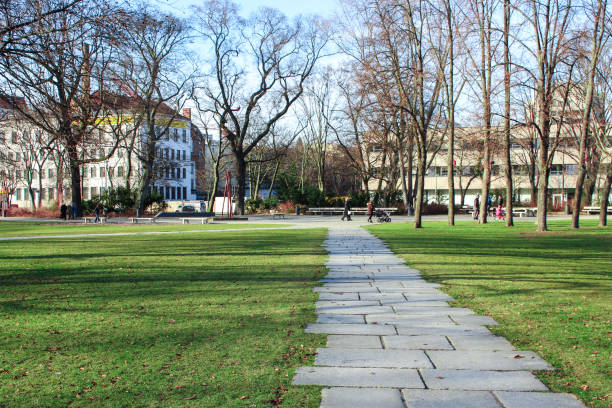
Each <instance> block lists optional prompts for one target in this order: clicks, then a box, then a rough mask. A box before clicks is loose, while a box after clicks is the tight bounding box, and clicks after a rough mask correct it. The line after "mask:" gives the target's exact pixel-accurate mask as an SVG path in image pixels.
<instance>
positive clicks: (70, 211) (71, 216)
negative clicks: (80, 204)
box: [68, 203, 77, 220]
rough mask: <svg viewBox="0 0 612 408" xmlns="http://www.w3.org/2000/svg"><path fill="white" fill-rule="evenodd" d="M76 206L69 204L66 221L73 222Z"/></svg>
mask: <svg viewBox="0 0 612 408" xmlns="http://www.w3.org/2000/svg"><path fill="white" fill-rule="evenodd" d="M76 213H77V211H76V204H75V203H70V207H69V208H68V219H69V220H74V219H76Z"/></svg>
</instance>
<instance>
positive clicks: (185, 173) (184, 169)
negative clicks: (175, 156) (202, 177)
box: [183, 167, 187, 179]
mask: <svg viewBox="0 0 612 408" xmlns="http://www.w3.org/2000/svg"><path fill="white" fill-rule="evenodd" d="M183 178H184V179H186V178H187V169H186V168H185V167H183Z"/></svg>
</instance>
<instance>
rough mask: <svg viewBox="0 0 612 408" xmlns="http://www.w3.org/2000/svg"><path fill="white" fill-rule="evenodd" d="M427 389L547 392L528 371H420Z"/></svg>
mask: <svg viewBox="0 0 612 408" xmlns="http://www.w3.org/2000/svg"><path fill="white" fill-rule="evenodd" d="M420 372H421V375H422V377H423V380H424V381H425V384H427V388H429V389H432V390H466V391H493V390H500V391H547V390H548V389H547V388H546V386H545V385H544V384H542V382H540V380H538V379H537V378H536V377H535V376H534V375H533V374H531V373H530V372H528V371H486V370H440V369H434V370H432V369H422V370H420Z"/></svg>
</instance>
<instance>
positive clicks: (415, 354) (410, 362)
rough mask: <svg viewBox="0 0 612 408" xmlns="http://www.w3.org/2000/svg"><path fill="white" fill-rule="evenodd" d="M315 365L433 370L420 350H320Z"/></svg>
mask: <svg viewBox="0 0 612 408" xmlns="http://www.w3.org/2000/svg"><path fill="white" fill-rule="evenodd" d="M315 364H316V365H320V366H332V367H387V368H433V366H432V365H431V362H430V361H429V359H428V358H427V356H426V355H425V352H423V351H422V350H382V349H381V350H377V349H341V348H320V349H318V350H317V356H316V357H315Z"/></svg>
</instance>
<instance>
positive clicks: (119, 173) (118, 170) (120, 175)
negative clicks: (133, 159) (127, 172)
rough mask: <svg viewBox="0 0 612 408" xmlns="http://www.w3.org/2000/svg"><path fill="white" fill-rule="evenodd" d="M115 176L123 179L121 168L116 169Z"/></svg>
mask: <svg viewBox="0 0 612 408" xmlns="http://www.w3.org/2000/svg"><path fill="white" fill-rule="evenodd" d="M117 176H119V177H123V167H117Z"/></svg>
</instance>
